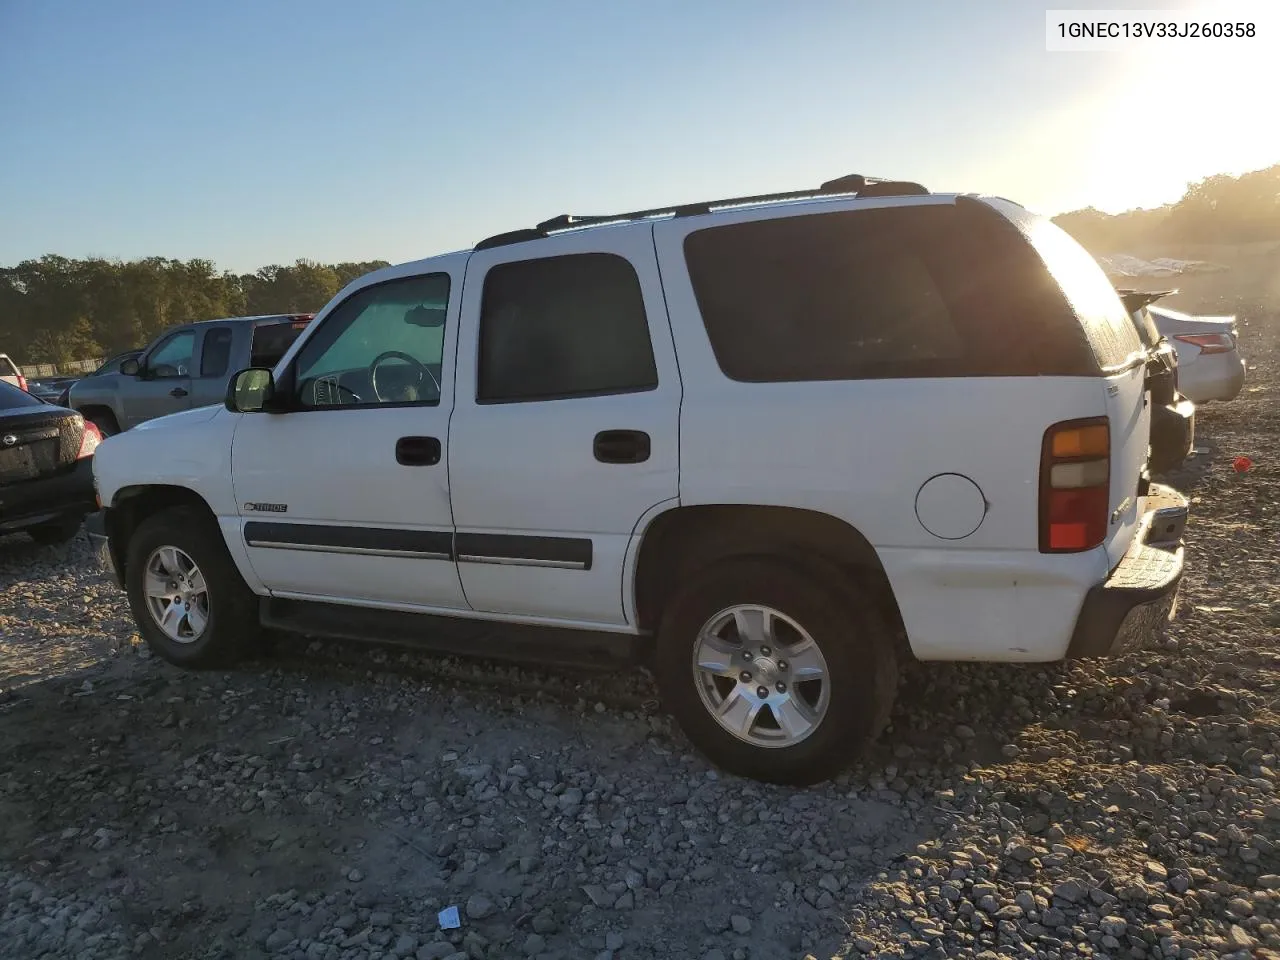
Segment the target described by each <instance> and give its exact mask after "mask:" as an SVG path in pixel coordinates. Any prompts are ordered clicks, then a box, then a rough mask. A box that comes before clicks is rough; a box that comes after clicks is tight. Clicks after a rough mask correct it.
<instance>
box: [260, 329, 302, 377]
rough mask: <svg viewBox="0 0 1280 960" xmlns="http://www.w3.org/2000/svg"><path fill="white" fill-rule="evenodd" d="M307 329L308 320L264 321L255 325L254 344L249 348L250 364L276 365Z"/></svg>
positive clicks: (261, 365)
mask: <svg viewBox="0 0 1280 960" xmlns="http://www.w3.org/2000/svg"><path fill="white" fill-rule="evenodd" d="M305 329H307V321H306V320H295V321H292V322H290V323H283V322H281V323H264V324H260V325H259V326H256V327H254V328H253V344H252V345H251V346H250V348H249V354H250V355H249V366H251V367H274V366H275V365H276V364H277V363H279V362H280V358H281V357H283V356H284V355H285V354H286V353H288V352H289V348H290V347H291V346H293V341H295V340H297V339H298V337H300V336H301V335H302V331H303V330H305Z"/></svg>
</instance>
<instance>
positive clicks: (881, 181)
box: [475, 173, 929, 250]
mask: <svg viewBox="0 0 1280 960" xmlns="http://www.w3.org/2000/svg"><path fill="white" fill-rule="evenodd" d="M928 192H929V191H928V190H927V189H925V188H924V187H923V186H921V185H920V184H918V183H913V182H911V181H910V180H888V179H885V178H883V177H864V176H863V175H862V174H860V173H853V174H850V175H849V176H847V177H837V178H836V179H835V180H828V181H827V182H826V183H824V184H822V186H820V187H818V188H817V189H816V190H814V189H809V190H792V191H788V192H786V193H761V194H757V195H755V196H750V197H728V198H726V199H724V200H702V201H700V202H698V203H684V204H674V205H671V206H666V207H654V208H652V209H650V210H634V211H632V212H630V213H614V214H605V215H602V216H576V215H573V214H568V213H562V214H560V215H559V216H558V217H552V218H551V219H550V220H543V221H542V222H541V223H539V224H538V225H537V226H535V227H526V228H524V229H522V230H512V231H509V232H507V233H499V234H495V235H494V236H492V237H486V238H485V239H484V240H481V241H480V242H479V243H477V244H476V246H475V249H477V250H488V249H489V248H491V247H501V246H505V245H507V244H509V243H523V242H525V241H526V240H539V239H541V238H543V237H548V236H550V235H551V234H553V233H559V232H561V231H564V230H575V229H578V228H580V227H590V226H597V225H599V224H602V223H626V222H628V221H634V220H648V219H652V218H654V217H693V216H697V215H699V214H704V213H710V212H711V211H712V210H717V209H723V208H725V207H742V206H747V205H749V204H756V203H776V202H779V201H782V200H804V199H809V198H817V197H829V196H857V197H909V196H923V195H926V194H928Z"/></svg>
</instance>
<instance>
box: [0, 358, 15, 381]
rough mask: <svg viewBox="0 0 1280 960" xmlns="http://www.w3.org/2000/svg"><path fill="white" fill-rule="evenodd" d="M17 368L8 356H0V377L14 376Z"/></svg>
mask: <svg viewBox="0 0 1280 960" xmlns="http://www.w3.org/2000/svg"><path fill="white" fill-rule="evenodd" d="M17 375H18V368H17V367H15V366H14V365H13V361H12V360H10V359H9V358H8V357H0V377H16V376H17Z"/></svg>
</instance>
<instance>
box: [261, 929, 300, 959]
mask: <svg viewBox="0 0 1280 960" xmlns="http://www.w3.org/2000/svg"><path fill="white" fill-rule="evenodd" d="M291 943H293V931H292V930H286V929H285V928H284V927H279V928H277V929H276V930H273V931H272V932H271V933H270V934H269V935H268V936H267V939H266V941H265V942H264V943H263V946H264V947H265V948H266V949H267V950H269V951H271V952H272V953H277V952H279V951H281V950H283V949H284V948H285V947H287V946H288V945H289V944H291Z"/></svg>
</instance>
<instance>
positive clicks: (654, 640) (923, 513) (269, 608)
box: [94, 176, 1186, 783]
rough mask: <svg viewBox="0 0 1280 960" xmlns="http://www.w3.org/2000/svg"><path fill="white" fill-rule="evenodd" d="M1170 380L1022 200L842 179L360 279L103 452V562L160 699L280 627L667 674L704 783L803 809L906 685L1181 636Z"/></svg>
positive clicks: (545, 227)
mask: <svg viewBox="0 0 1280 960" xmlns="http://www.w3.org/2000/svg"><path fill="white" fill-rule="evenodd" d="M1145 377H1146V368H1145V356H1144V354H1143V351H1142V345H1141V343H1140V342H1139V340H1138V337H1137V334H1136V333H1135V332H1134V329H1133V324H1132V323H1131V322H1130V320H1129V317H1128V315H1127V314H1126V313H1125V308H1124V306H1123V304H1122V303H1121V302H1120V299H1119V297H1118V296H1117V294H1116V292H1115V290H1114V289H1112V287H1111V285H1110V284H1109V283H1108V282H1107V279H1106V277H1105V275H1104V274H1103V272H1102V270H1101V269H1100V268H1099V267H1098V266H1097V264H1096V263H1095V262H1094V261H1093V260H1092V259H1091V258H1090V257H1089V255H1088V254H1087V253H1086V252H1085V251H1084V250H1083V249H1082V248H1081V247H1080V246H1079V245H1078V244H1077V243H1075V242H1074V241H1073V240H1071V239H1070V238H1069V237H1068V236H1067V235H1066V234H1065V233H1063V232H1062V231H1061V230H1060V229H1058V228H1057V227H1056V226H1054V225H1053V224H1052V223H1050V222H1049V221H1047V220H1045V219H1043V218H1041V217H1038V216H1034V215H1032V214H1031V213H1028V212H1027V211H1026V210H1024V209H1023V208H1022V207H1020V206H1018V205H1016V204H1014V203H1010V202H1008V201H1005V200H1000V199H991V198H979V197H974V196H967V195H952V194H936V195H935V194H930V193H928V192H927V191H926V190H925V189H924V188H923V187H920V186H919V185H917V184H909V183H901V182H894V181H878V180H869V179H864V178H862V177H858V176H854V177H846V178H842V179H840V180H836V181H832V182H831V183H828V184H825V185H824V186H823V187H821V188H819V189H817V190H808V191H803V192H799V193H792V194H782V195H773V196H764V197H749V198H737V199H733V200H725V201H717V202H710V203H702V204H693V205H688V206H681V207H675V208H666V209H661V210H646V211H640V212H638V213H631V214H621V215H617V216H610V217H598V218H572V217H560V218H557V219H555V220H551V221H547V222H546V223H543V224H539V225H538V226H537V227H536V228H532V229H526V230H521V231H517V232H515V233H510V234H503V235H501V236H498V237H492V238H490V239H488V240H485V241H483V242H481V243H479V244H477V245H476V247H475V248H474V249H472V250H465V251H462V252H458V253H450V254H445V255H443V256H438V257H432V258H430V259H426V260H419V261H416V262H414V263H407V264H403V265H400V266H394V267H388V268H386V269H383V270H379V271H377V272H375V273H372V274H369V275H368V276H365V277H363V278H361V279H359V280H357V281H355V282H354V283H352V284H351V285H350V286H349V287H347V289H345V290H343V291H342V292H341V293H340V294H339V295H338V296H337V297H335V298H334V300H333V301H332V302H331V303H330V304H329V305H328V306H327V307H326V308H325V309H324V310H323V311H322V312H321V313H319V314H318V315H317V317H316V319H315V320H314V322H313V323H312V324H311V325H310V327H309V329H308V330H307V331H306V332H305V333H304V334H303V335H302V337H301V338H299V340H298V341H297V342H296V343H295V344H294V345H293V347H292V349H290V351H289V352H288V353H287V354H286V355H285V357H284V359H283V360H281V361H280V363H279V364H278V365H277V366H276V367H275V369H274V371H270V370H247V371H243V372H241V373H240V374H239V375H237V376H236V378H234V379H233V381H232V383H231V387H230V389H229V391H228V395H227V402H226V405H225V408H224V407H206V408H203V409H198V410H191V411H189V412H185V413H179V414H175V415H173V416H168V417H163V418H160V419H158V420H154V421H151V422H149V423H146V424H143V425H142V426H140V427H138V428H136V429H134V430H131V431H129V432H127V433H124V434H121V435H119V436H116V437H112V438H111V439H109V440H107V441H106V442H105V443H104V444H103V445H102V446H101V447H100V448H99V449H98V453H97V457H96V459H95V462H94V465H95V473H96V477H97V483H98V486H99V492H100V497H101V500H102V502H103V504H104V505H105V507H106V509H105V510H104V511H103V515H102V528H101V532H100V533H99V535H98V536H99V542H100V544H101V546H102V548H103V549H102V552H103V554H104V557H105V558H106V559H107V560H109V561H110V562H111V564H112V565H113V568H114V570H115V571H116V572H117V576H118V577H119V578H120V580H121V582H122V583H123V585H124V586H125V587H126V588H127V590H128V594H129V600H130V603H131V605H132V609H133V613H134V616H135V617H136V619H137V622H138V625H139V628H140V629H141V631H142V634H143V636H144V637H145V638H146V639H147V641H148V642H149V643H150V644H151V645H152V647H153V649H154V650H155V651H156V652H157V653H158V654H159V655H160V656H162V657H164V658H166V659H168V660H171V661H173V662H174V663H178V664H184V665H190V666H204V665H207V664H214V663H223V662H226V661H227V660H228V659H229V658H231V657H233V656H234V655H236V654H237V653H239V652H241V651H243V650H244V649H245V648H246V646H247V645H249V644H251V643H252V642H253V636H254V634H255V630H256V628H258V627H259V626H261V625H269V626H272V627H277V628H279V627H283V628H288V629H293V630H298V631H302V632H305V633H309V634H319V635H326V634H327V635H332V636H343V637H353V638H368V639H375V640H378V639H380V640H396V641H412V642H421V643H424V644H427V645H431V646H435V647H437V648H446V649H452V650H463V651H466V650H470V651H474V652H483V653H512V652H514V653H516V654H520V653H522V652H523V654H524V655H525V656H528V655H529V651H531V650H532V651H538V652H539V655H545V656H546V657H547V658H548V659H553V658H555V659H558V658H559V657H560V656H561V655H562V654H563V653H564V652H565V651H566V650H569V649H570V648H581V650H582V651H583V652H591V653H596V654H599V653H606V654H615V655H620V656H634V655H637V654H648V655H652V657H653V663H654V665H655V669H656V672H657V675H658V678H659V681H660V684H661V690H662V693H663V696H664V700H665V702H666V703H667V705H668V706H669V708H670V709H671V710H672V711H673V713H674V714H675V715H676V717H677V718H678V720H679V721H680V723H681V724H682V725H683V727H684V729H685V730H686V731H687V733H688V735H689V736H690V738H691V739H692V740H694V741H695V742H696V743H697V744H698V745H699V746H700V747H701V748H702V749H703V750H704V751H705V752H706V753H707V754H708V755H709V756H710V757H711V758H712V759H714V760H715V761H716V762H717V763H719V764H721V765H723V766H724V767H726V768H728V769H730V770H733V771H737V772H739V773H742V774H746V775H749V776H753V777H758V778H761V779H766V780H773V781H780V782H793V783H800V782H812V781H816V780H819V779H823V778H825V777H828V776H830V775H832V774H833V773H835V772H837V771H838V770H839V769H841V767H842V766H844V765H845V764H846V763H847V762H848V761H849V759H850V758H851V756H852V755H853V754H854V753H855V752H856V751H857V750H858V748H859V747H861V746H863V745H864V744H866V743H868V742H869V741H871V740H872V739H874V738H875V737H876V736H877V734H878V733H879V732H880V730H881V729H882V727H883V725H884V724H885V722H886V718H887V717H888V715H889V708H890V705H891V702H892V700H893V698H894V694H895V689H896V685H897V674H898V669H897V668H898V664H899V663H901V662H902V661H903V660H904V658H910V657H915V658H918V659H921V660H988V661H1052V660H1060V659H1062V658H1064V657H1076V656H1095V655H1102V654H1106V653H1109V652H1112V651H1113V650H1115V649H1116V648H1117V647H1118V645H1121V644H1126V643H1130V642H1132V641H1134V640H1140V639H1141V638H1143V637H1144V636H1146V635H1149V634H1150V633H1151V632H1152V631H1154V630H1155V629H1157V628H1158V625H1159V622H1160V621H1161V620H1162V619H1164V618H1165V617H1167V616H1168V615H1169V614H1170V611H1171V609H1172V606H1173V603H1174V597H1175V592H1176V587H1177V584H1178V581H1179V578H1180V575H1181V571H1182V560H1183V552H1182V548H1181V545H1180V541H1181V537H1182V530H1183V526H1184V523H1185V520H1186V500H1185V499H1184V498H1182V497H1181V496H1180V495H1178V494H1177V493H1175V492H1173V491H1170V490H1166V489H1158V488H1155V487H1152V486H1151V485H1150V483H1149V481H1148V480H1147V478H1146V469H1145V464H1146V460H1147V446H1148V434H1149V424H1150V408H1149V403H1148V399H1147V390H1146V382H1145ZM506 628H511V629H506Z"/></svg>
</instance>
